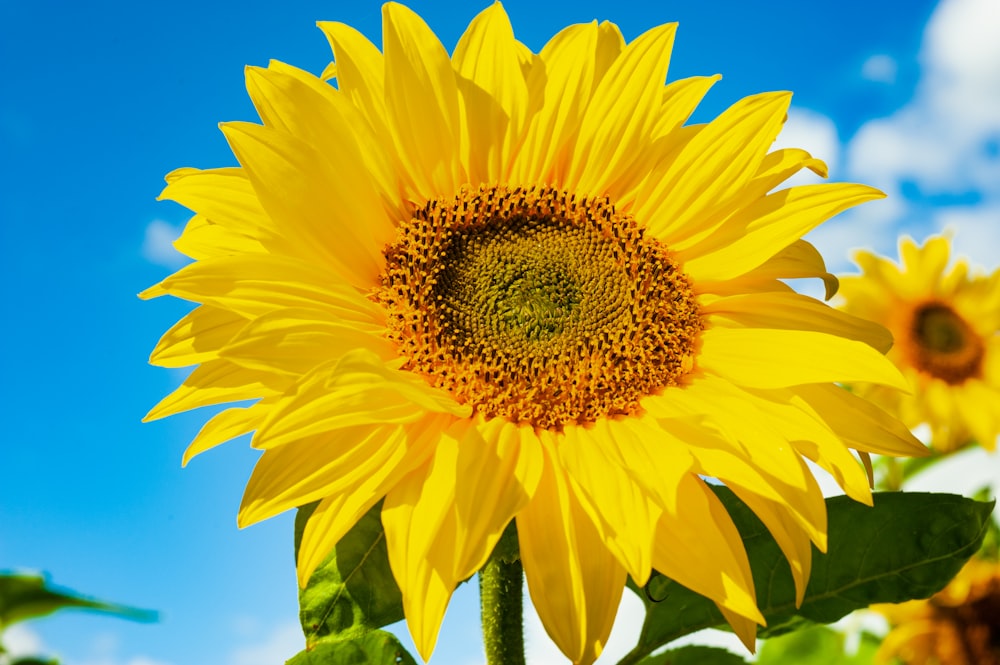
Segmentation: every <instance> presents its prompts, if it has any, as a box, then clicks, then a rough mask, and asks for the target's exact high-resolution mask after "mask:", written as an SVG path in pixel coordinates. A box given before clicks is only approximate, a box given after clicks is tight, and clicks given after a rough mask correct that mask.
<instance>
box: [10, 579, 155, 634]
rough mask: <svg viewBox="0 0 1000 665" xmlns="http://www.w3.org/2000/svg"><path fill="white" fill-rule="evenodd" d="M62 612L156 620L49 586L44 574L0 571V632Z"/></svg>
mask: <svg viewBox="0 0 1000 665" xmlns="http://www.w3.org/2000/svg"><path fill="white" fill-rule="evenodd" d="M63 609H79V610H90V611H93V612H105V613H107V614H113V615H115V616H118V617H121V618H123V619H130V620H132V621H157V620H158V619H159V615H158V614H157V613H156V612H153V611H150V610H142V609H138V608H135V607H128V606H126V605H118V604H115V603H109V602H106V601H103V600H98V599H96V598H88V597H87V596H81V595H79V594H77V593H75V592H73V591H70V590H68V589H59V588H56V587H52V586H49V584H48V580H47V579H46V578H45V576H44V575H40V574H36V573H11V572H0V630H2V629H4V628H6V627H7V626H9V625H11V624H13V623H17V622H18V621H24V620H25V619H34V618H36V617H42V616H46V615H48V614H52V613H53V612H55V611H57V610H63Z"/></svg>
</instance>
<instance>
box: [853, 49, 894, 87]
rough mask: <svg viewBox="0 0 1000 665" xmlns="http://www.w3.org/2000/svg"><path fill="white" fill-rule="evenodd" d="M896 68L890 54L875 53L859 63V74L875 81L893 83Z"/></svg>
mask: <svg viewBox="0 0 1000 665" xmlns="http://www.w3.org/2000/svg"><path fill="white" fill-rule="evenodd" d="M897 69H898V67H897V65H896V61H895V60H894V59H893V58H892V56H889V55H886V54H885V53H877V54H875V55H873V56H871V57H870V58H868V59H867V60H865V62H864V64H862V65H861V76H862V77H863V78H866V79H868V80H869V81H875V82H876V83H895V82H896V71H897Z"/></svg>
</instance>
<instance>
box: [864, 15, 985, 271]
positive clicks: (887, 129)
mask: <svg viewBox="0 0 1000 665" xmlns="http://www.w3.org/2000/svg"><path fill="white" fill-rule="evenodd" d="M995 9H996V8H995V0H943V1H942V2H941V3H940V4H939V5H938V7H937V9H936V10H935V11H934V14H933V15H932V16H931V18H930V20H929V22H928V24H927V27H926V29H925V32H924V38H923V42H922V45H921V50H920V56H919V57H920V65H921V74H920V80H919V82H918V84H917V87H916V91H915V93H914V96H913V98H912V99H911V100H910V101H909V102H908V103H906V104H905V105H904V106H903V107H901V108H900V109H899V110H898V111H896V112H895V113H894V114H892V115H891V116H889V117H887V118H879V119H876V120H872V121H870V122H867V123H865V124H864V125H862V126H861V127H860V128H859V130H858V132H857V133H856V134H855V135H854V137H853V138H852V139H851V141H850V143H849V144H848V146H847V150H846V153H847V159H846V171H847V174H848V176H849V177H850V178H851V179H855V180H859V181H861V182H866V183H870V184H872V185H874V186H876V187H879V188H880V189H882V190H883V191H885V192H886V193H887V194H889V195H890V197H891V198H892V199H894V200H896V201H898V203H897V204H895V205H891V206H882V207H880V208H876V207H875V206H863V207H862V210H864V213H863V214H864V217H858V218H857V219H858V222H857V223H858V225H859V226H862V225H871V224H874V225H876V226H879V225H883V224H886V223H887V222H902V223H906V224H909V225H911V226H923V227H925V230H926V231H927V232H931V231H937V230H940V229H941V228H943V227H944V226H945V225H947V223H948V222H949V221H951V222H955V221H959V222H960V223H970V224H973V225H974V226H976V229H975V231H974V232H973V233H972V234H970V235H974V234H980V235H981V234H982V233H984V232H985V231H987V230H988V229H986V225H987V222H988V219H990V217H989V216H990V215H993V217H992V219H993V220H994V221H993V225H994V226H996V224H997V223H1000V219H998V218H997V217H996V216H995V212H991V211H996V210H997V209H998V208H1000V77H998V76H997V74H996V63H997V62H1000V40H997V39H996V35H997V34H1000V12H996V11H995ZM869 62H870V61H869ZM871 67H875V65H872V66H871ZM989 238H990V239H991V240H993V241H994V245H993V246H994V247H995V246H996V243H995V239H996V235H995V234H993V235H990V236H989ZM918 239H919V238H918ZM877 249H879V250H880V251H881V250H883V249H885V248H882V247H878V248H877ZM980 251H982V250H980ZM993 264H994V265H995V264H996V259H995V257H994V258H993Z"/></svg>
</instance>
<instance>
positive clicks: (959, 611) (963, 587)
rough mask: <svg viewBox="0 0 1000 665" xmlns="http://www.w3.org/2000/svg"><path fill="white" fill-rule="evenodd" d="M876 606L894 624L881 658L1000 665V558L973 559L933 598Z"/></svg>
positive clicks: (915, 664)
mask: <svg viewBox="0 0 1000 665" xmlns="http://www.w3.org/2000/svg"><path fill="white" fill-rule="evenodd" d="M873 609H875V610H877V611H878V612H880V613H882V614H884V615H885V616H886V618H888V619H889V621H890V623H891V624H892V626H893V627H892V630H891V631H890V632H889V634H888V635H887V636H886V638H885V640H884V641H883V642H882V646H881V647H880V648H879V651H878V654H877V655H876V658H875V660H876V662H877V663H892V662H902V663H905V665H1000V561H996V560H989V559H979V558H972V559H970V560H969V562H968V563H967V564H965V567H964V568H962V570H961V571H959V573H958V575H957V576H956V577H955V579H953V580H952V581H951V582H949V583H948V586H946V587H945V588H944V589H943V590H941V591H939V592H938V593H936V594H934V595H933V596H932V597H930V598H929V599H927V600H911V601H909V602H907V603H900V604H898V605H876V606H873Z"/></svg>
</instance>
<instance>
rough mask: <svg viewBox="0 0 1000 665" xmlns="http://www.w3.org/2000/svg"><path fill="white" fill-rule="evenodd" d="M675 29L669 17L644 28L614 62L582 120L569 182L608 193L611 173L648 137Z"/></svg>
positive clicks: (580, 189) (575, 186)
mask: <svg viewBox="0 0 1000 665" xmlns="http://www.w3.org/2000/svg"><path fill="white" fill-rule="evenodd" d="M676 30H677V24H676V23H668V24H665V25H661V26H658V27H656V28H653V29H652V30H649V31H647V32H645V33H643V34H642V35H640V36H639V37H638V38H636V39H635V40H634V41H633V42H631V43H630V44H628V46H626V47H625V49H624V50H623V51H622V53H621V55H620V56H618V57H617V58H616V59H615V60H614V62H613V63H611V66H610V67H609V69H608V72H607V74H606V75H605V76H604V78H603V79H601V82H600V83H599V84H598V86H597V88H596V89H595V90H594V93H593V96H592V98H591V102H590V104H589V105H588V106H587V110H586V111H585V113H584V115H583V118H582V120H581V123H580V134H579V138H578V141H577V143H576V149H575V150H574V153H573V156H572V159H571V167H570V171H569V172H568V173H567V176H566V180H565V181H564V184H565V186H566V187H568V188H570V189H572V190H574V191H578V192H584V193H589V194H597V195H601V194H604V193H605V192H606V189H607V184H608V179H609V176H610V175H611V174H617V173H621V172H622V171H624V166H626V165H627V164H628V163H630V162H631V161H633V160H634V159H635V155H636V153H637V152H639V148H640V146H641V145H642V144H643V142H645V141H648V140H649V139H648V137H649V134H650V132H651V131H652V128H653V126H654V125H655V123H656V121H657V116H658V115H659V112H660V110H661V108H660V106H661V102H662V99H663V82H664V79H665V78H666V76H667V67H668V66H669V63H670V51H671V49H672V48H673V44H674V34H675V33H676Z"/></svg>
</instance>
